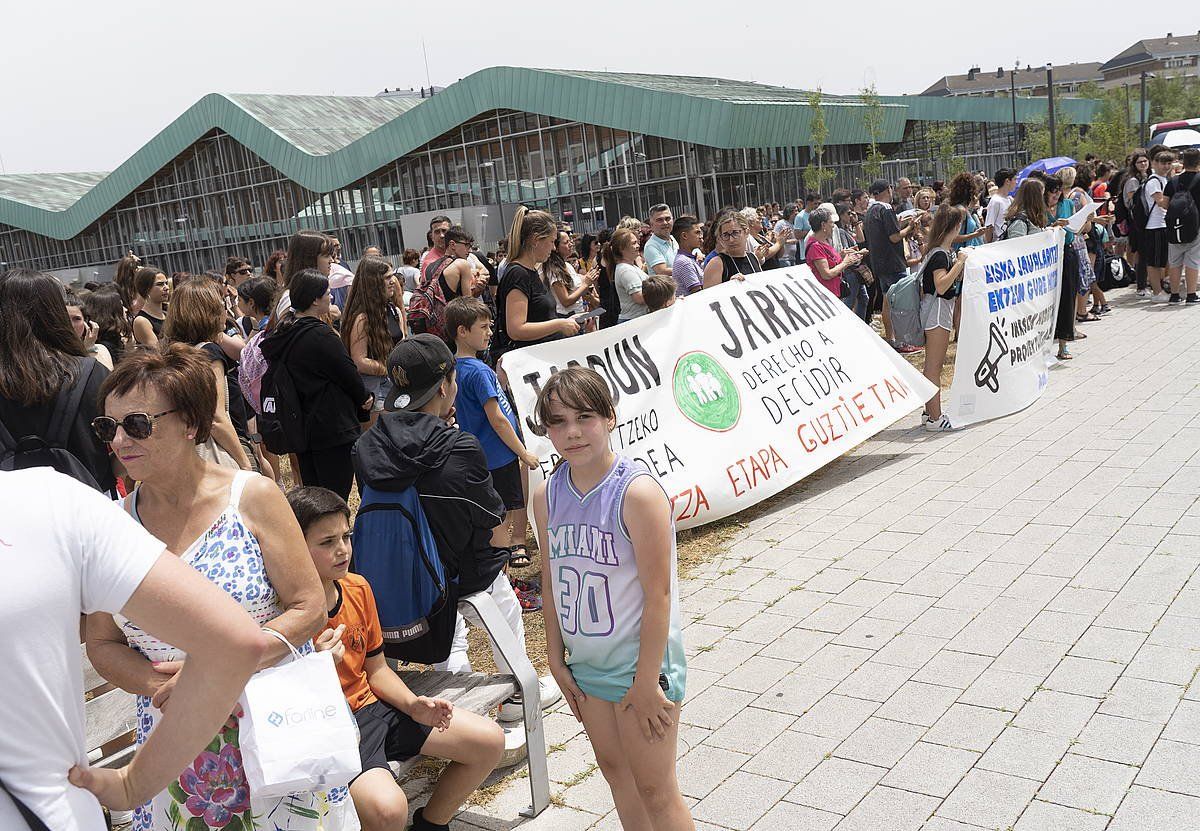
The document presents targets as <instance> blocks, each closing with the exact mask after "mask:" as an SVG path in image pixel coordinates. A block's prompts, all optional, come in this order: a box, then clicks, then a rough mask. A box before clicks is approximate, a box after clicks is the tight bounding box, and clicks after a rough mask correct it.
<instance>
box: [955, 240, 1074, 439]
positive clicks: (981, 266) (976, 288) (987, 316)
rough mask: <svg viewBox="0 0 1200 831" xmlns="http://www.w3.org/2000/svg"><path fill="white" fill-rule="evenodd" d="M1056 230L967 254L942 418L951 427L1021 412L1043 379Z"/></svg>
mask: <svg viewBox="0 0 1200 831" xmlns="http://www.w3.org/2000/svg"><path fill="white" fill-rule="evenodd" d="M1065 239H1066V234H1065V233H1064V232H1063V230H1062V229H1061V228H1051V229H1048V230H1046V231H1043V232H1041V233H1039V234H1031V235H1029V236H1026V237H1018V238H1016V239H1011V240H1005V241H1004V242H995V243H992V244H991V245H981V246H977V247H975V248H972V249H971V250H970V256H969V257H968V259H967V265H966V270H965V271H964V273H963V286H962V301H961V302H962V319H961V322H960V324H959V328H958V354H957V357H956V358H955V359H954V381H953V382H952V383H951V385H950V399H949V402H948V404H947V407H946V413H947V414H948V415H949V416H950V421H951V422H953V423H954V425H955V426H956V427H959V426H963V425H966V424H974V423H975V422H978V421H986V420H988V419H990V418H997V417H998V416H1004V415H1008V414H1009V413H1015V412H1017V411H1018V410H1023V409H1024V408H1026V407H1028V406H1029V405H1030V404H1032V403H1033V402H1034V401H1035V400H1037V398H1038V396H1039V395H1041V394H1042V391H1043V390H1044V389H1045V388H1046V384H1047V383H1048V382H1049V373H1048V371H1047V369H1048V367H1049V366H1050V365H1051V364H1052V363H1053V362H1054V358H1053V357H1052V352H1051V349H1052V347H1053V346H1054V323H1055V317H1056V315H1057V313H1058V297H1059V291H1060V283H1061V280H1062V258H1063V242H1064V240H1065Z"/></svg>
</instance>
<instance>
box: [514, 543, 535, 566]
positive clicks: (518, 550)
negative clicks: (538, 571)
mask: <svg viewBox="0 0 1200 831" xmlns="http://www.w3.org/2000/svg"><path fill="white" fill-rule="evenodd" d="M508 564H509V565H510V566H512V567H513V568H525V567H526V566H530V565H533V560H532V559H531V558H530V557H529V551H528V549H526V547H525V546H523V545H514V546H513V547H512V548H511V549H510V551H509V555H508Z"/></svg>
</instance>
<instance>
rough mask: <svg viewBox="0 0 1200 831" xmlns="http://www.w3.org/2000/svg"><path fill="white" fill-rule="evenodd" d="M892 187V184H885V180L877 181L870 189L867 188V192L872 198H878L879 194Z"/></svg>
mask: <svg viewBox="0 0 1200 831" xmlns="http://www.w3.org/2000/svg"><path fill="white" fill-rule="evenodd" d="M891 186H892V183H891V182H885V181H884V180H883V179H876V180H875V181H874V182H872V183H871V186H870V187H869V188H867V191H868V192H869V193H870V194H871V195H872V196H878V195H879V194H881V193H883V192H884V191H885V190H888V189H889V188H890V187H891Z"/></svg>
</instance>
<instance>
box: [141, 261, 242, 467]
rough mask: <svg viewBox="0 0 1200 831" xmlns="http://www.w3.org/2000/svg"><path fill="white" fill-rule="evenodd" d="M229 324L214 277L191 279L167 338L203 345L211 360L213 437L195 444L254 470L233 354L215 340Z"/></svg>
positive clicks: (174, 307) (175, 303)
mask: <svg viewBox="0 0 1200 831" xmlns="http://www.w3.org/2000/svg"><path fill="white" fill-rule="evenodd" d="M224 325H225V304H224V303H223V302H222V300H221V291H220V289H218V288H217V285H216V283H213V282H211V281H209V280H191V281H189V282H187V283H184V284H183V285H182V286H180V287H179V290H178V291H177V292H175V298H174V299H173V300H172V301H171V309H170V311H168V312H167V322H166V324H165V325H164V326H163V338H164V340H165V341H167V342H171V343H186V344H189V345H190V346H194V347H196V348H197V349H199V350H200V351H201V352H202V353H203V354H204V356H205V357H206V358H207V359H208V361H209V368H210V369H211V370H212V375H213V378H212V379H210V381H211V382H212V383H213V385H214V388H215V389H216V391H217V400H216V405H215V409H214V410H213V423H212V429H211V430H210V434H211V439H212V440H211V441H206V442H204V443H202V444H199V445H197V449H198V450H199V452H200V453H201V455H203V456H205V457H206V458H208V459H210V460H212V461H214V462H216V463H217V464H219V465H223V466H225V467H239V468H241V469H242V470H254V469H255V467H254V465H253V464H252V462H251V456H253V455H254V451H253V449H252V448H251V447H250V438H249V436H250V433H249V430H248V429H247V425H246V421H247V415H248V414H247V412H246V401H245V399H244V398H243V397H242V389H241V387H239V386H238V383H237V361H234V360H231V359H230V358H229V356H227V355H226V354H225V352H224V351H223V350H222V349H221V347H220V345H219V344H218V343H217V340H218V338H219V337H220V335H221V330H222V327H223V326H224Z"/></svg>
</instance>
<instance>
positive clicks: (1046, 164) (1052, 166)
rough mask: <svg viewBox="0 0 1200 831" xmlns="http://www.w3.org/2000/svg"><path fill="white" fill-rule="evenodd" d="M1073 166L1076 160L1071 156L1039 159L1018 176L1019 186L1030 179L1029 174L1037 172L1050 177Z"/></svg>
mask: <svg viewBox="0 0 1200 831" xmlns="http://www.w3.org/2000/svg"><path fill="white" fill-rule="evenodd" d="M1073 164H1075V160H1074V159H1072V158H1071V157H1070V156H1054V157H1053V158H1049V159H1038V160H1037V161H1036V162H1034V163H1033V164H1031V165H1027V166H1026V167H1025V169H1024V170H1022V171H1021V172H1020V173H1018V174H1017V185H1018V186H1020V184H1021V183H1022V182H1024V181H1025V180H1026V179H1028V178H1029V174H1030V173H1033V172H1034V171H1035V170H1036V171H1040V172H1042V173H1045V174H1047V175H1050V174H1053V173H1057V172H1058V171H1060V170H1062V169H1063V168H1064V167H1070V166H1071V165H1073Z"/></svg>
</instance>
